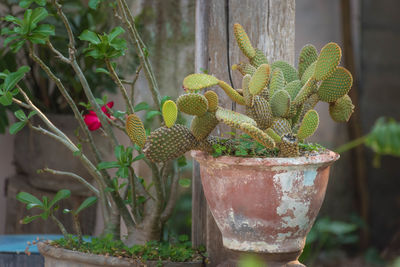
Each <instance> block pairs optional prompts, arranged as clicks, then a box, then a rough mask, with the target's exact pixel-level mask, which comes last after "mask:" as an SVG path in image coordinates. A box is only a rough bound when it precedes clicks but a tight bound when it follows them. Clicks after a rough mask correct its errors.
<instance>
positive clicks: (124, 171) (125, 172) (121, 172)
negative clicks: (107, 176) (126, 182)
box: [116, 167, 129, 178]
mask: <svg viewBox="0 0 400 267" xmlns="http://www.w3.org/2000/svg"><path fill="white" fill-rule="evenodd" d="M116 175H117V176H118V177H121V178H128V177H129V168H128V167H120V168H119V169H118V171H117V173H116Z"/></svg>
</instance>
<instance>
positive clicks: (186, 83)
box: [183, 73, 218, 91]
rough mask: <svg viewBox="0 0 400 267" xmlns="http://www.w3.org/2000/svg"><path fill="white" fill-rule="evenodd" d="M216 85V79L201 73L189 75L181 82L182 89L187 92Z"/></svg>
mask: <svg viewBox="0 0 400 267" xmlns="http://www.w3.org/2000/svg"><path fill="white" fill-rule="evenodd" d="M217 84H218V79H217V78H215V77H214V76H211V75H208V74H203V73H196V74H190V75H188V76H186V78H185V79H184V80H183V88H185V89H187V90H189V91H197V90H201V89H204V88H207V87H210V86H214V85H217Z"/></svg>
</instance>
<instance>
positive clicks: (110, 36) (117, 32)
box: [108, 26, 125, 42]
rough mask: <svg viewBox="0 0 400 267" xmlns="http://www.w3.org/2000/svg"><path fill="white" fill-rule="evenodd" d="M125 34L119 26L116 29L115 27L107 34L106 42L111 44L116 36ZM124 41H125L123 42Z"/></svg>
mask: <svg viewBox="0 0 400 267" xmlns="http://www.w3.org/2000/svg"><path fill="white" fill-rule="evenodd" d="M124 32H125V30H124V29H123V28H122V27H120V26H118V27H115V28H114V29H113V30H112V31H111V32H110V33H109V34H108V41H109V42H112V41H113V40H114V39H115V37H117V36H118V35H120V34H122V33H124ZM121 40H123V39H121ZM124 41H125V40H124Z"/></svg>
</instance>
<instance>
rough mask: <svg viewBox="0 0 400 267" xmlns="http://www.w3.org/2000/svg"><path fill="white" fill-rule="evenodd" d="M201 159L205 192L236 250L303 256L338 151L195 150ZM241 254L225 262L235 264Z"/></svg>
mask: <svg viewBox="0 0 400 267" xmlns="http://www.w3.org/2000/svg"><path fill="white" fill-rule="evenodd" d="M192 156H193V157H194V158H195V159H196V160H197V161H198V162H199V163H200V174H201V180H202V184H203V189H204V194H205V196H206V199H207V203H208V205H209V208H210V210H211V213H212V215H213V217H214V219H215V221H216V223H217V225H218V228H219V230H220V231H221V233H222V239H223V245H224V246H225V247H226V248H228V249H230V250H233V251H236V254H239V252H250V253H256V254H258V255H259V256H260V257H262V258H263V259H264V260H265V261H266V262H267V263H268V267H271V266H304V265H302V264H301V263H300V262H298V257H299V256H300V254H301V252H302V250H303V248H304V245H305V239H306V236H307V234H308V232H309V231H310V229H311V227H312V225H313V223H314V220H315V218H316V216H317V214H318V212H319V209H320V208H321V205H322V202H323V200H324V197H325V191H326V187H327V184H328V178H329V170H330V165H331V164H332V163H333V162H335V161H336V160H337V159H338V158H339V155H338V154H336V153H334V152H332V151H326V152H324V153H321V154H318V155H314V156H307V157H298V158H240V157H228V156H222V157H218V158H214V157H212V156H211V155H209V154H207V153H204V152H200V151H193V152H192ZM235 262H236V259H230V260H228V261H227V262H226V263H225V265H221V266H234V264H235Z"/></svg>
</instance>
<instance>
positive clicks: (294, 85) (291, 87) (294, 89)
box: [285, 80, 302, 100]
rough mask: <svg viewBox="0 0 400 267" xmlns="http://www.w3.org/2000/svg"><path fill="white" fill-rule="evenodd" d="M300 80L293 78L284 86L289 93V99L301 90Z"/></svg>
mask: <svg viewBox="0 0 400 267" xmlns="http://www.w3.org/2000/svg"><path fill="white" fill-rule="evenodd" d="M301 87H302V86H301V81H300V80H294V81H291V82H290V83H288V84H287V85H286V87H285V91H286V92H288V93H289V95H290V99H291V100H293V99H295V97H296V96H297V94H298V93H299V92H300V90H301Z"/></svg>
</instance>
